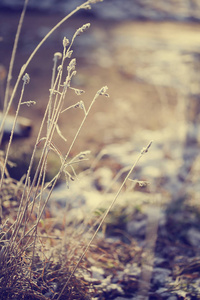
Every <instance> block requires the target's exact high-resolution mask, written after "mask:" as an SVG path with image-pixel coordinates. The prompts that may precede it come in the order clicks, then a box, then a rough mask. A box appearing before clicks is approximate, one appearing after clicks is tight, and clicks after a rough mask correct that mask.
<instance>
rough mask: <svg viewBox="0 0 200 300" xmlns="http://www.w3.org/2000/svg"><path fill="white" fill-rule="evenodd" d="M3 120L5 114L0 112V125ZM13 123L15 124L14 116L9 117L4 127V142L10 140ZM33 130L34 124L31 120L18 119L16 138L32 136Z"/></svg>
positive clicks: (15, 130) (15, 131)
mask: <svg viewBox="0 0 200 300" xmlns="http://www.w3.org/2000/svg"><path fill="white" fill-rule="evenodd" d="M2 120H3V113H2V112H0V124H1V122H2ZM13 122H14V116H11V115H8V116H7V118H6V121H5V125H4V134H3V141H5V140H8V139H9V138H10V133H11V130H12V126H13ZM31 129H32V124H31V121H30V120H29V119H27V118H24V117H18V118H17V123H16V126H15V129H14V138H23V137H28V136H30V133H31Z"/></svg>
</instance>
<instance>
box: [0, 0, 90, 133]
mask: <svg viewBox="0 0 200 300" xmlns="http://www.w3.org/2000/svg"><path fill="white" fill-rule="evenodd" d="M88 4H90V1H86V2H85V3H83V4H82V5H80V6H77V7H76V8H75V9H74V10H73V11H72V12H71V13H69V14H68V15H67V16H65V17H64V18H63V19H62V20H61V21H60V22H58V23H57V24H56V25H55V26H54V27H53V28H52V29H51V30H50V31H49V32H48V33H47V34H46V35H45V37H44V38H43V39H42V40H41V42H40V43H39V44H38V45H37V47H36V48H35V49H34V51H33V52H32V53H31V55H30V56H29V58H28V60H27V61H26V63H25V64H24V65H23V66H22V68H21V70H20V72H19V75H18V78H17V81H16V83H15V86H14V88H13V92H12V95H11V98H10V101H9V103H8V105H7V109H6V111H5V114H4V117H3V119H2V122H1V126H0V132H3V128H4V124H5V120H6V117H7V114H8V112H9V110H10V107H11V105H12V102H13V99H14V96H15V94H16V91H17V88H18V85H19V82H20V80H21V78H22V75H23V73H24V72H25V70H26V68H27V67H28V65H29V63H30V62H31V60H32V59H33V57H34V56H35V54H36V53H37V51H38V50H39V49H40V47H41V46H42V45H43V43H44V42H45V41H46V40H47V39H48V37H49V36H50V35H51V34H52V33H53V32H54V31H55V30H56V29H57V28H58V27H59V26H60V25H62V24H63V23H64V22H65V21H66V20H67V19H69V18H70V17H71V16H72V15H74V14H75V13H76V12H77V11H79V10H80V9H82V8H85V7H86V6H87V5H88Z"/></svg>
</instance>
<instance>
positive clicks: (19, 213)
mask: <svg viewBox="0 0 200 300" xmlns="http://www.w3.org/2000/svg"><path fill="white" fill-rule="evenodd" d="M99 1H102V0H88V1H86V2H85V3H83V4H82V5H80V6H79V7H77V8H75V9H74V10H73V11H72V13H70V14H69V15H67V16H66V17H64V18H63V19H62V20H61V21H60V22H59V23H58V24H57V25H55V26H54V27H53V28H52V30H50V32H49V33H48V34H47V35H46V36H45V37H44V38H43V40H42V41H41V42H40V43H39V44H38V46H37V47H36V48H35V50H34V51H33V52H32V54H31V55H30V57H29V58H28V60H27V61H26V63H25V64H24V65H23V66H22V68H21V70H20V72H19V75H18V78H17V80H16V83H15V85H14V88H13V92H12V95H11V97H10V99H9V97H8V95H9V89H10V84H11V77H12V70H13V65H14V59H15V55H16V49H17V44H18V39H19V36H20V31H21V27H22V23H23V18H24V15H25V11H26V7H27V5H28V0H25V2H24V9H23V11H22V15H21V18H20V22H19V26H18V29H17V34H16V39H15V43H14V48H13V53H12V58H11V63H10V68H9V72H8V79H7V86H6V92H5V101H4V117H3V120H2V123H1V126H0V132H1V133H0V136H1V137H2V135H3V127H4V124H5V120H6V117H7V115H8V112H9V110H10V107H11V105H12V101H13V98H14V97H15V94H16V91H17V89H18V87H19V84H20V82H21V80H22V81H23V84H22V89H21V95H20V99H19V102H18V106H17V110H16V115H15V118H14V122H13V126H12V130H11V135H10V139H9V143H8V146H7V149H6V151H5V155H2V156H1V160H0V170H1V180H0V219H1V227H0V295H1V296H0V297H1V299H58V300H59V299H90V298H91V295H92V293H93V288H92V286H91V284H89V283H87V282H85V281H84V280H83V276H82V272H80V270H81V269H82V270H83V269H84V268H85V262H84V258H85V255H86V253H87V251H88V250H89V248H90V247H91V245H92V243H93V241H94V239H95V237H96V236H97V233H98V231H99V230H100V228H101V227H102V225H103V223H104V221H105V219H106V218H107V216H108V214H109V212H110V211H111V209H112V207H113V206H114V204H115V203H116V201H117V199H118V197H119V195H120V193H121V191H122V190H123V188H124V186H125V184H126V182H127V181H128V179H129V177H130V175H131V173H132V172H133V170H134V168H135V166H136V164H137V163H138V162H139V160H140V159H141V157H142V156H143V155H144V154H146V153H147V152H148V150H149V148H150V146H151V143H152V142H150V143H149V144H148V145H147V146H146V147H144V148H143V149H142V150H141V152H140V153H139V155H138V158H137V160H136V161H135V162H133V164H132V166H131V167H130V168H129V169H128V170H127V171H128V173H127V175H126V177H125V179H124V180H123V182H122V184H121V186H120V188H119V189H118V191H117V193H116V195H115V196H114V198H113V200H112V202H111V204H110V205H109V207H108V208H107V209H106V210H105V211H104V213H103V215H101V217H100V218H99V219H98V220H97V222H98V226H97V227H96V230H95V232H94V233H93V234H92V237H91V238H90V239H89V242H87V243H85V240H84V239H83V238H82V232H83V231H81V232H80V233H79V239H78V240H77V241H76V240H74V239H73V234H72V238H71V239H70V238H67V239H66V235H67V234H68V235H69V236H70V234H69V233H68V231H66V229H65V228H64V227H65V220H61V223H60V224H59V226H60V227H59V228H57V227H56V222H55V220H53V218H52V215H51V212H50V211H49V210H48V208H47V204H48V202H49V199H50V197H51V195H52V192H53V190H54V188H55V186H56V184H57V183H58V181H59V180H60V178H61V176H63V177H64V178H65V180H66V186H67V187H69V185H70V182H71V181H74V180H76V178H77V175H76V168H75V166H76V165H77V164H79V163H81V162H83V161H85V160H87V159H88V158H87V157H88V154H89V151H88V150H86V151H84V150H83V151H81V152H80V153H78V154H77V155H75V156H74V157H73V158H71V157H70V154H71V152H72V149H73V147H74V145H75V143H76V142H77V140H78V137H79V134H80V132H81V130H82V128H83V126H84V124H85V122H86V120H87V117H88V115H89V114H90V112H91V110H92V107H93V105H94V104H95V102H96V101H97V99H99V98H100V97H101V96H104V97H109V95H108V93H107V89H108V88H107V86H104V87H102V88H100V89H99V91H97V92H96V94H95V95H94V98H93V99H92V100H91V103H90V105H89V107H88V108H87V107H86V106H85V104H84V102H83V101H82V100H80V101H78V102H77V103H75V104H74V105H70V106H68V104H67V93H68V91H69V90H72V91H74V93H75V94H76V95H78V96H80V95H82V93H83V92H84V91H83V90H80V89H77V88H76V87H73V86H72V79H73V77H74V76H76V58H74V57H73V43H74V40H75V39H76V38H77V37H78V36H79V35H80V34H84V33H85V31H87V30H88V29H89V27H90V24H89V23H87V24H84V25H83V26H82V27H80V28H78V29H77V30H76V31H75V33H74V35H73V37H72V40H71V41H69V40H68V39H67V37H64V38H63V42H62V44H63V51H62V53H59V52H56V53H55V54H54V58H53V71H52V79H51V84H50V89H49V99H48V103H47V106H46V110H45V112H44V116H43V119H42V120H41V126H40V129H39V132H38V135H37V138H36V142H35V145H34V148H33V152H32V154H31V156H30V161H29V163H28V168H27V171H26V174H25V175H24V176H22V178H21V179H20V180H19V181H16V180H13V179H12V178H11V177H10V175H9V172H8V164H9V157H10V153H11V152H12V151H11V148H12V140H13V133H14V129H15V126H16V124H17V120H18V115H19V112H20V108H21V105H24V104H27V105H30V109H34V108H33V107H31V105H32V104H33V103H29V102H28V103H27V102H26V101H25V102H24V101H23V94H24V90H25V88H26V86H27V85H28V84H29V82H30V81H31V76H30V75H29V74H27V73H26V69H27V67H28V65H29V63H30V62H31V60H32V59H33V57H34V55H35V54H36V52H37V51H38V49H39V48H40V47H41V45H42V44H43V43H44V42H45V41H46V40H47V38H48V37H49V36H50V35H51V34H52V33H53V32H54V31H55V30H56V29H57V28H58V27H59V26H60V25H61V24H62V23H63V22H65V21H66V20H67V19H68V18H69V17H71V16H72V15H73V14H74V13H76V12H77V11H79V10H80V9H90V8H91V5H92V4H95V3H96V2H99ZM72 109H80V110H82V114H83V116H82V120H81V121H80V125H79V127H78V129H77V131H76V133H75V136H74V138H73V140H72V142H71V144H70V145H69V146H68V150H67V151H66V153H62V152H61V151H60V150H59V149H58V147H57V146H56V144H55V143H54V134H55V133H58V134H59V136H60V138H62V139H63V142H64V143H65V142H66V141H67V138H66V137H65V136H63V134H62V132H61V130H60V128H59V126H58V120H59V117H60V114H67V113H68V112H69V111H70V110H72ZM43 132H45V133H44V134H43ZM39 145H40V148H41V146H42V149H40V151H39V158H38V148H39ZM52 153H54V155H56V156H57V157H58V161H59V167H58V169H57V170H56V173H55V174H54V175H53V176H51V178H47V170H48V166H49V163H50V154H52ZM108 188H109V187H108ZM65 218H66V216H65ZM62 221H63V222H62ZM56 230H57V231H56ZM73 230H74V229H73V228H72V231H73ZM69 231H70V228H69ZM54 232H56V234H55V235H53V233H54ZM64 233H65V235H64Z"/></svg>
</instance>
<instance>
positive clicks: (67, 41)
mask: <svg viewBox="0 0 200 300" xmlns="http://www.w3.org/2000/svg"><path fill="white" fill-rule="evenodd" d="M68 45H69V40H68V39H67V38H66V37H64V38H63V47H64V48H66V47H67V46H68Z"/></svg>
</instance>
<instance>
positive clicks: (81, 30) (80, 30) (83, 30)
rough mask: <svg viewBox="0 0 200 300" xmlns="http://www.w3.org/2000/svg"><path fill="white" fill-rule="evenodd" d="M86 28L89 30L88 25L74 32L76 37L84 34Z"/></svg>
mask: <svg viewBox="0 0 200 300" xmlns="http://www.w3.org/2000/svg"><path fill="white" fill-rule="evenodd" d="M88 28H90V23H87V24H84V25H83V26H82V27H80V28H79V29H78V30H77V31H76V35H80V34H81V33H82V32H85V31H86V30H87V29H88Z"/></svg>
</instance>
